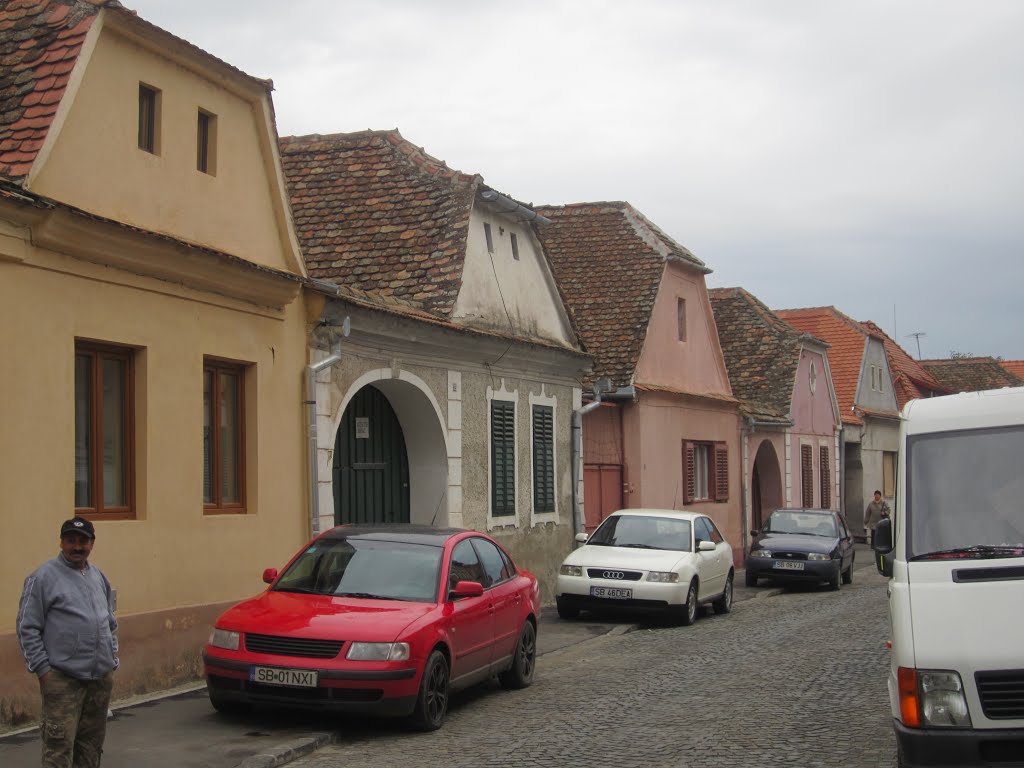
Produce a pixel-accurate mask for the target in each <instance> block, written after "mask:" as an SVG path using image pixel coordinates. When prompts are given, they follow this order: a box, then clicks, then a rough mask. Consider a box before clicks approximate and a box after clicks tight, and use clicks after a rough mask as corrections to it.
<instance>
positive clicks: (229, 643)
mask: <svg viewBox="0 0 1024 768" xmlns="http://www.w3.org/2000/svg"><path fill="white" fill-rule="evenodd" d="M238 639H239V634H238V633H237V632H229V631H228V630H226V629H217V628H216V627H215V628H214V630H213V632H211V633H210V645H212V646H213V647H214V648H225V649H227V650H229V651H237V650H238Z"/></svg>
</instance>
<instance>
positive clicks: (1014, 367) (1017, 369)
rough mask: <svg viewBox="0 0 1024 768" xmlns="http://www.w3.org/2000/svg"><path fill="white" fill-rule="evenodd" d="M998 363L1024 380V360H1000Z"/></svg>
mask: <svg viewBox="0 0 1024 768" xmlns="http://www.w3.org/2000/svg"><path fill="white" fill-rule="evenodd" d="M999 364H1000V365H1001V366H1003V368H1005V369H1006V370H1008V371H1009V372H1010V373H1012V374H1013V375H1014V376H1016V377H1017V378H1018V379H1022V380H1024V360H1000V361H999Z"/></svg>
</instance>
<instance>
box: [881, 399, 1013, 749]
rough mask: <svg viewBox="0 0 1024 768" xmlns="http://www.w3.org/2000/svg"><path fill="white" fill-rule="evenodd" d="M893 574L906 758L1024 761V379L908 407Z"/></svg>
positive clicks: (895, 710)
mask: <svg viewBox="0 0 1024 768" xmlns="http://www.w3.org/2000/svg"><path fill="white" fill-rule="evenodd" d="M900 435H901V456H900V466H899V485H898V493H897V503H896V509H895V514H894V515H893V519H892V520H885V521H883V524H882V525H881V526H880V527H879V529H878V530H877V531H876V534H875V551H876V553H877V555H878V568H879V570H880V571H881V572H882V573H883V574H884V575H886V576H889V577H890V581H889V615H890V619H891V622H892V665H891V670H890V674H889V699H890V703H891V706H892V715H893V720H894V726H895V728H896V740H897V744H898V748H899V764H900V765H901V766H925V765H947V766H952V765H956V766H1007V768H1009V766H1024V387H1019V388H1015V389H1001V390H993V391H989V392H971V393H966V394H960V395H951V396H948V397H937V398H932V399H927V400H917V401H914V402H911V403H909V404H908V405H907V406H906V408H904V410H903V423H902V426H901V433H900Z"/></svg>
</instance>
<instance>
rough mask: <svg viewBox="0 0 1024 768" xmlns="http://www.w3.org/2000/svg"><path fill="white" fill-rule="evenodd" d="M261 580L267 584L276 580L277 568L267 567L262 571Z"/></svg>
mask: <svg viewBox="0 0 1024 768" xmlns="http://www.w3.org/2000/svg"><path fill="white" fill-rule="evenodd" d="M263 581H264V582H265V583H267V584H273V583H274V582H275V581H277V568H267V570H265V571H264V572H263Z"/></svg>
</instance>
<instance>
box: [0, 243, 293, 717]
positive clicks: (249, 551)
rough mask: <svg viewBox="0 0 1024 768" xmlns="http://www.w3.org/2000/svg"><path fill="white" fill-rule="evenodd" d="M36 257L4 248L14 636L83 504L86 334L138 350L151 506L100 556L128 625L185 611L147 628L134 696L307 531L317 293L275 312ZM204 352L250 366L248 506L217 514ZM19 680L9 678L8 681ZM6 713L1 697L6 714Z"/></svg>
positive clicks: (1, 510)
mask: <svg viewBox="0 0 1024 768" xmlns="http://www.w3.org/2000/svg"><path fill="white" fill-rule="evenodd" d="M6 250H8V251H10V250H11V249H6ZM23 253H25V254H27V260H26V261H24V262H20V261H15V260H10V259H7V260H5V259H4V257H3V255H2V254H0V348H2V349H3V350H4V364H3V365H2V366H0V409H2V417H0V423H2V425H3V427H2V429H0V472H2V478H0V482H2V483H3V488H4V497H3V503H2V504H0V528H2V529H3V530H5V531H7V532H8V537H7V539H8V545H7V547H6V549H5V554H4V557H3V575H4V578H3V579H2V580H0V645H2V646H3V647H9V646H10V642H11V637H12V633H13V630H14V622H15V617H16V613H17V605H18V600H19V596H20V592H21V587H22V581H23V579H24V577H25V576H27V575H28V573H30V572H31V571H32V570H33V569H35V568H36V567H37V566H38V565H39V564H40V563H41V562H43V561H44V560H46V559H49V558H51V557H54V556H55V555H56V554H57V551H58V531H59V526H60V523H61V521H63V520H65V519H67V518H69V517H71V516H72V515H73V514H74V513H75V509H74V486H73V473H74V344H75V339H76V338H82V339H93V340H99V341H103V342H109V343H116V344H121V345H129V346H131V347H133V348H135V350H136V352H135V361H136V380H135V397H136V407H135V414H136V429H135V446H134V456H135V461H136V470H135V477H136V514H135V519H133V520H120V521H103V520H100V521H97V523H96V530H97V541H96V547H95V550H94V552H93V557H92V561H93V562H94V563H95V564H97V565H98V566H100V568H102V570H103V571H104V572H105V573H106V574H107V576H108V577H109V578H110V581H111V583H112V584H113V586H114V587H115V589H116V590H117V595H118V616H119V620H121V621H122V622H123V623H124V624H125V626H126V627H131V626H141V625H144V624H146V623H147V622H148V619H147V618H146V617H149V616H152V615H153V614H154V613H159V612H168V611H170V612H175V611H183V612H184V613H183V614H182V615H183V616H186V618H185V619H183V620H182V621H181V622H178V623H175V621H170V623H166V622H164V621H163V620H161V621H160V622H158V623H159V624H160V626H162V627H164V630H162V631H161V632H159V633H148V634H147V633H142V634H141V635H139V634H136V635H134V636H135V637H136V638H138V639H137V640H136V641H134V642H133V643H129V644H127V645H126V646H125V651H124V653H123V654H122V663H123V665H124V674H123V678H124V679H125V680H127V679H129V678H132V682H131V688H132V689H133V690H137V689H140V688H146V687H149V686H152V685H156V686H160V685H162V684H163V683H165V682H166V680H167V674H166V673H165V672H161V671H160V669H156V668H152V669H147V662H146V659H154V658H161V659H163V662H164V664H163V665H162V667H163V666H167V665H169V667H170V668H180V669H183V670H184V669H186V668H188V661H187V659H188V658H194V656H195V654H196V653H197V652H198V650H199V649H200V647H201V644H202V640H203V639H204V638H205V635H206V633H207V631H208V627H207V626H202V627H197V626H196V624H195V622H194V621H192V620H189V619H187V616H190V615H201V616H204V617H207V616H208V614H209V613H210V612H209V611H208V610H204V606H210V605H219V604H223V603H228V602H232V601H236V600H238V599H241V598H243V597H247V596H249V595H251V594H254V593H256V592H258V591H260V590H261V589H262V588H263V584H262V581H261V571H262V569H263V568H264V567H267V566H280V565H281V564H283V563H284V562H285V560H286V558H287V557H288V556H289V555H290V554H292V552H293V551H294V550H295V549H296V548H297V547H298V546H299V545H300V544H301V543H302V542H304V541H305V540H306V528H307V523H306V514H305V509H306V507H305V488H306V483H305V476H306V475H305V467H304V456H305V453H304V446H305V442H304V423H303V420H302V408H301V402H302V400H303V397H304V393H303V389H302V381H303V380H302V376H301V372H302V370H303V366H304V364H305V337H306V325H305V317H304V314H303V311H302V301H303V300H302V299H301V298H300V299H298V300H297V301H295V302H294V303H293V304H292V305H290V306H289V307H288V308H286V310H285V311H284V312H283V313H275V312H270V311H267V310H261V309H258V308H256V307H253V306H251V305H243V304H241V303H240V302H233V301H230V300H228V299H225V298H223V297H216V296H211V295H204V294H199V293H197V292H191V291H188V290H186V289H183V288H178V287H176V286H173V285H170V284H168V283H164V282H161V281H157V280H152V279H148V278H141V277H135V276H132V275H130V274H127V273H121V272H118V271H116V270H112V269H109V268H104V267H100V266H97V265H92V264H88V263H84V262H79V261H77V260H75V259H73V258H71V257H68V256H63V255H60V254H54V253H50V252H47V251H41V250H38V249H35V248H33V247H31V246H29V245H27V244H25V248H24V249H23ZM219 305H224V306H219ZM204 355H211V356H217V357H222V358H227V359H231V360H235V361H239V362H243V363H245V364H247V365H248V376H247V381H246V399H247V404H246V405H247V408H246V410H247V415H246V432H247V434H246V444H247V457H246V458H247V462H246V474H247V483H246V496H247V511H246V514H241V515H207V514H204V511H203V500H202V472H203V470H202V457H203V446H202V404H203V377H202V365H203V357H204ZM205 620H206V619H205V618H204V619H203V621H205ZM149 623H152V622H149ZM181 633H186V635H187V637H188V640H187V641H180V640H178V639H176V638H180V637H181V636H182V635H181ZM162 667H161V668H162ZM5 669H9V667H7V666H5ZM17 674H18V675H26V674H27V673H25V672H24V668H23V667H21V668H20V671H19V672H18V673H17ZM23 682H24V680H21V679H20V677H19V678H18V682H17V685H22V683H23ZM9 685H11V686H15V681H13V680H8V679H5V678H0V691H7V690H8V686H9ZM22 687H23V686H22ZM119 691H120V692H122V693H123V689H119ZM4 707H5V702H4V701H3V696H2V695H0V715H2V713H3V712H4V711H5V710H4ZM3 716H5V715H3Z"/></svg>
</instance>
